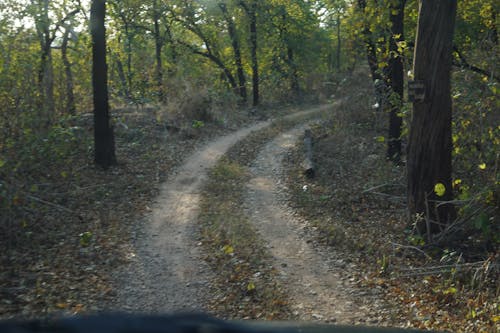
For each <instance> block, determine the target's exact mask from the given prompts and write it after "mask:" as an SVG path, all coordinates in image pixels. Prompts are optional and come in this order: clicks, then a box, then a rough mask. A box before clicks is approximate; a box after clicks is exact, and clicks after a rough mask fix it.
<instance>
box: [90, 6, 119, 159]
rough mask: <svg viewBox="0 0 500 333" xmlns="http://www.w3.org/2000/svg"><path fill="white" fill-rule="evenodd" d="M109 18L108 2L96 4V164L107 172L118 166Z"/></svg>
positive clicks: (92, 25) (92, 23) (93, 11)
mask: <svg viewBox="0 0 500 333" xmlns="http://www.w3.org/2000/svg"><path fill="white" fill-rule="evenodd" d="M105 15H106V1H105V0H92V5H91V8H90V31H91V34H92V87H93V92H94V147H95V158H94V160H95V163H96V164H97V165H100V166H102V167H103V168H105V169H106V168H108V167H110V166H112V165H114V164H116V156H115V142H114V135H113V127H112V126H111V125H110V122H109V102H108V74H107V65H106V30H105V26H104V18H105Z"/></svg>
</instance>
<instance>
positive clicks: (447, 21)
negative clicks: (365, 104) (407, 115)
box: [407, 0, 457, 235]
mask: <svg viewBox="0 0 500 333" xmlns="http://www.w3.org/2000/svg"><path fill="white" fill-rule="evenodd" d="M456 10H457V1H456V0H421V1H420V8H419V17H418V27H417V37H416V45H415V57H414V65H413V67H414V68H413V71H414V78H415V83H416V84H417V85H420V87H419V89H421V90H422V91H420V92H422V93H423V96H420V97H421V98H417V99H416V100H415V101H414V103H413V115H412V119H411V127H410V137H409V143H408V161H407V163H408V165H407V167H408V208H409V212H410V214H411V215H412V216H415V215H416V214H418V215H421V216H424V217H425V218H424V219H419V220H417V228H418V230H419V231H420V232H421V233H427V234H429V235H430V234H432V233H436V232H439V231H440V230H441V229H442V228H443V227H444V226H445V225H446V224H448V223H450V222H451V221H452V220H453V219H454V218H455V209H454V206H453V205H452V204H450V203H449V201H450V200H451V199H452V198H453V195H452V187H451V183H452V182H451V172H452V165H451V152H452V137H451V116H452V101H451V96H450V81H451V79H450V71H451V64H452V49H453V47H452V46H453V43H452V41H453V31H454V24H455V16H456Z"/></svg>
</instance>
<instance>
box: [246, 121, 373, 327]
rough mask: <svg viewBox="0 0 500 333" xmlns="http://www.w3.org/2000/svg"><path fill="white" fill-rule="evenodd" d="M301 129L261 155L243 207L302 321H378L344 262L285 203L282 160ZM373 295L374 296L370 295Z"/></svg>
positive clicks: (281, 137)
mask: <svg viewBox="0 0 500 333" xmlns="http://www.w3.org/2000/svg"><path fill="white" fill-rule="evenodd" d="M305 127H306V126H305V125H303V126H299V127H296V128H294V129H292V130H290V131H288V132H285V133H282V134H281V135H278V136H277V137H276V138H275V139H274V140H273V141H271V142H269V143H268V144H267V145H266V146H265V147H264V148H263V149H262V150H261V152H260V153H259V155H258V157H257V159H256V160H255V161H254V163H253V165H252V167H251V173H252V179H251V180H250V182H249V183H248V191H247V195H246V202H245V207H246V211H247V214H248V215H249V216H250V217H251V219H252V221H253V223H254V225H255V226H256V227H257V229H258V231H259V233H260V235H261V237H262V238H263V239H264V240H265V241H266V243H267V244H268V247H269V251H270V253H271V255H272V256H273V257H274V267H276V269H278V271H279V272H280V276H281V278H282V279H283V285H284V286H286V287H287V290H288V294H289V296H290V299H291V304H290V305H291V308H292V311H293V313H294V315H295V316H296V318H295V319H297V320H301V321H311V320H312V321H326V322H335V323H340V324H359V323H367V322H368V323H377V322H378V320H377V319H376V318H371V317H372V316H371V315H370V312H371V309H373V307H375V302H374V299H372V297H370V295H367V294H366V292H364V291H360V290H359V289H357V288H356V287H355V286H354V283H353V282H352V281H350V280H349V279H348V278H346V277H345V274H344V275H341V274H340V272H342V271H343V270H345V269H346V263H345V262H344V261H343V260H342V258H341V257H340V256H339V255H336V254H335V253H332V252H331V250H330V251H329V252H328V255H327V253H326V252H327V249H326V248H322V247H321V246H313V242H312V241H311V240H310V239H308V235H305V232H304V227H305V226H306V225H307V221H303V220H302V219H300V218H298V217H297V216H296V215H295V214H294V212H293V210H292V209H291V208H289V207H288V206H287V205H286V195H285V192H286V186H285V185H284V182H283V181H282V180H281V179H283V177H284V171H283V167H282V163H281V162H282V159H283V158H284V157H285V156H286V152H287V151H288V150H289V149H290V148H292V147H293V146H294V145H295V144H296V142H297V140H298V138H299V136H300V135H301V134H302V133H303V132H304V129H305ZM373 296H374V295H373Z"/></svg>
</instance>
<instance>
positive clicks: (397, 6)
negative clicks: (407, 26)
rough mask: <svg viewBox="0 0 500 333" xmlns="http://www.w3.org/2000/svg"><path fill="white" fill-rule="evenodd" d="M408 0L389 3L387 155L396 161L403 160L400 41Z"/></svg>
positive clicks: (402, 76)
mask: <svg viewBox="0 0 500 333" xmlns="http://www.w3.org/2000/svg"><path fill="white" fill-rule="evenodd" d="M405 4H406V0H393V1H391V3H390V5H389V10H390V14H389V18H390V23H391V29H390V32H391V36H390V38H389V61H388V69H387V71H388V78H387V80H388V82H387V84H388V86H389V87H390V92H391V94H390V96H389V98H388V102H389V108H390V110H389V112H390V113H389V136H388V145H387V157H388V158H389V159H390V160H392V161H393V162H394V163H396V164H399V163H400V161H401V126H402V123H403V119H402V117H401V116H400V113H401V106H402V102H403V95H404V64H403V55H402V54H401V53H402V49H401V46H400V42H402V41H404V10H405Z"/></svg>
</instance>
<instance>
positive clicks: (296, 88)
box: [287, 42, 301, 101]
mask: <svg viewBox="0 0 500 333" xmlns="http://www.w3.org/2000/svg"><path fill="white" fill-rule="evenodd" d="M287 44H288V42H287ZM287 63H288V66H289V68H290V71H291V73H290V75H289V76H290V88H291V90H292V92H293V94H294V100H296V101H300V100H301V91H300V85H299V74H298V71H297V64H296V63H295V59H294V53H293V49H292V47H291V46H290V45H287Z"/></svg>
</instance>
